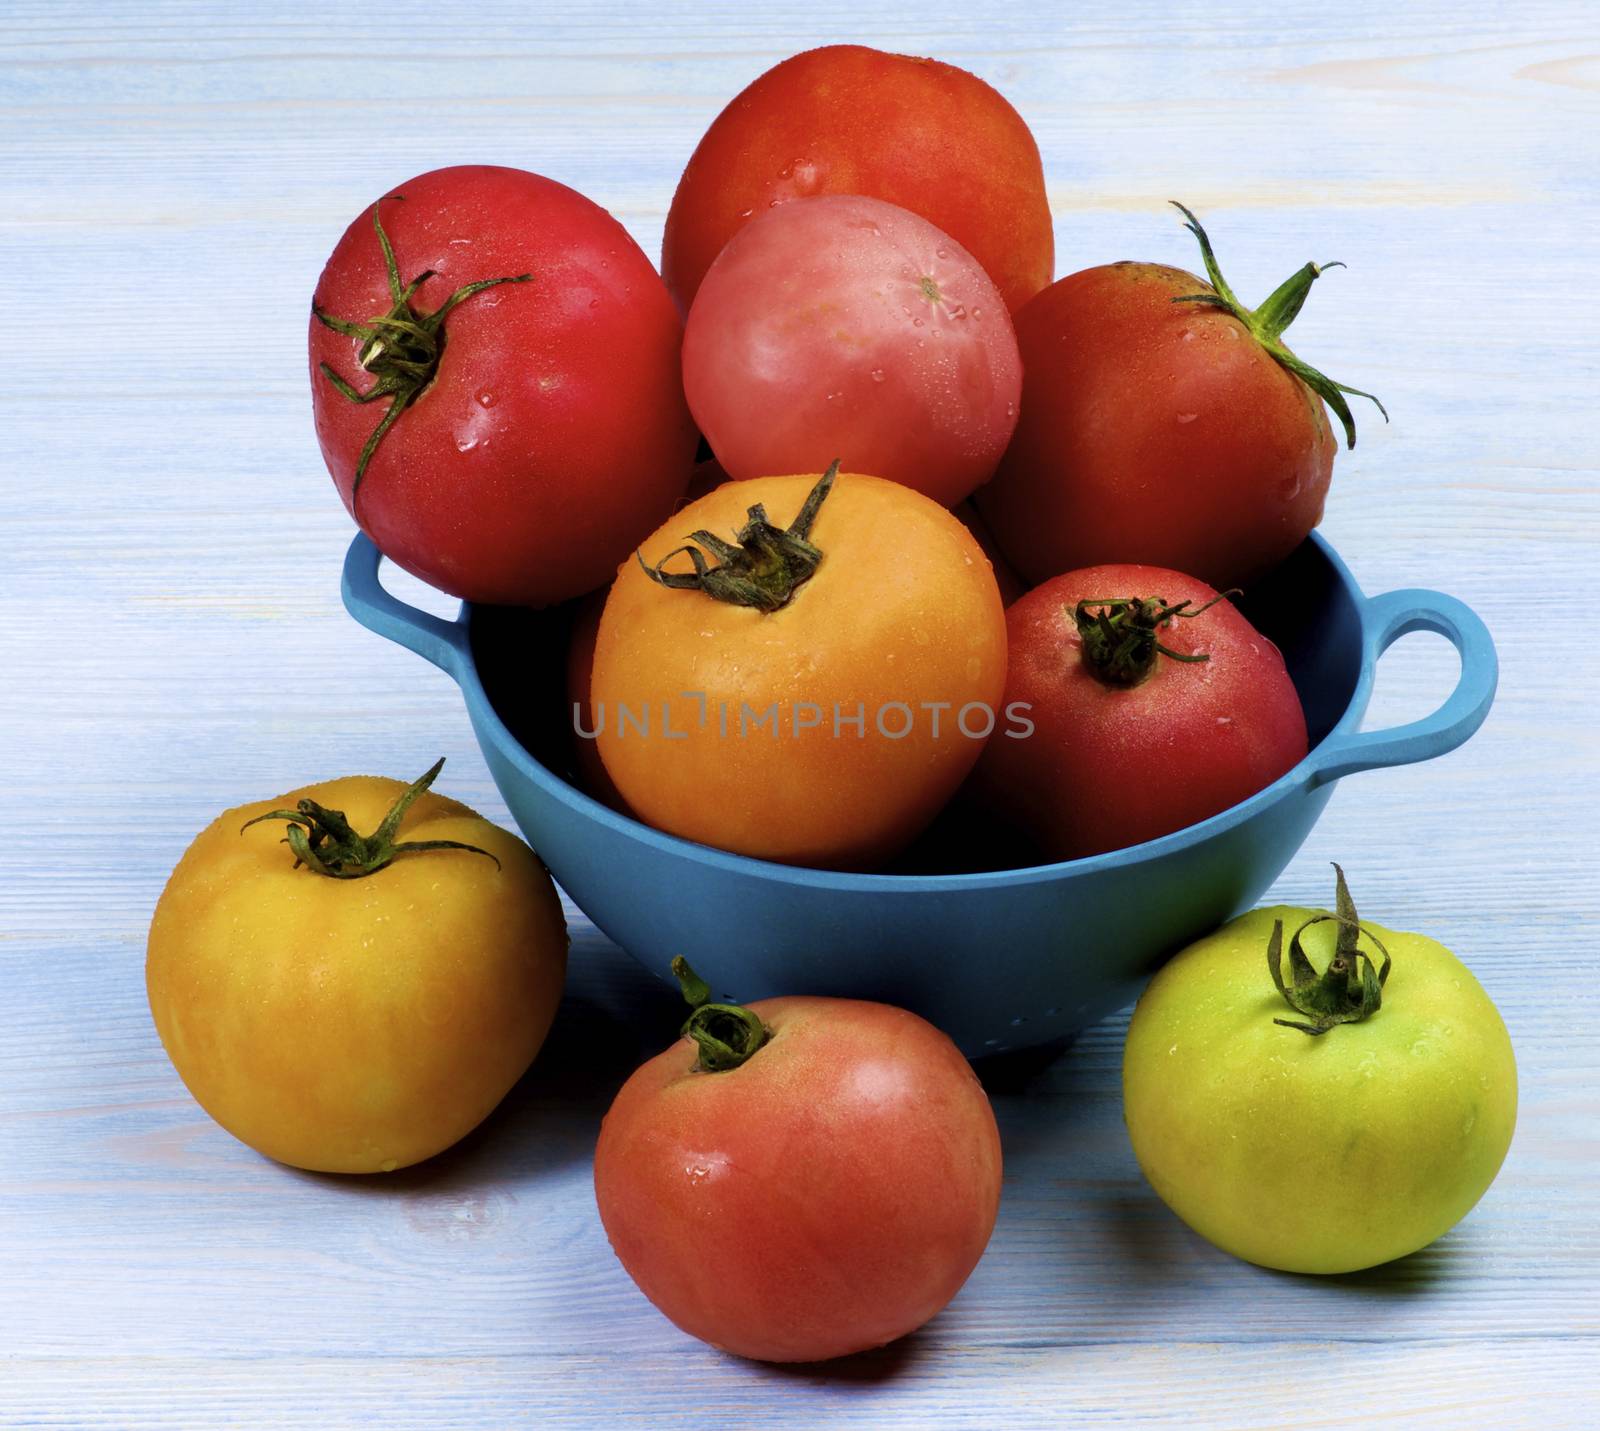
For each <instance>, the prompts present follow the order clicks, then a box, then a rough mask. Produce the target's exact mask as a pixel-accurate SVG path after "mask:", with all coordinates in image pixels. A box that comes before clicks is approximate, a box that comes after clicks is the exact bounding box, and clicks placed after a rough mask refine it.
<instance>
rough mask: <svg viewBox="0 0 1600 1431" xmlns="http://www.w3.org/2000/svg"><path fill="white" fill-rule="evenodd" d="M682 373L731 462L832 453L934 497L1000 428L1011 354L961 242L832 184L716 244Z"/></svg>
mask: <svg viewBox="0 0 1600 1431" xmlns="http://www.w3.org/2000/svg"><path fill="white" fill-rule="evenodd" d="M683 384H684V390H685V391H686V392H687V393H688V396H689V407H690V410H691V411H692V412H693V413H694V417H695V421H696V422H697V423H698V424H699V425H700V431H701V432H702V433H704V434H705V438H706V441H707V442H709V443H710V444H711V448H712V451H714V452H715V453H716V455H717V458H718V460H719V461H720V462H721V463H722V465H723V466H724V467H725V468H726V469H727V470H728V472H729V473H730V474H731V475H732V476H734V477H761V476H765V475H766V474H768V473H772V472H811V471H817V472H820V471H821V470H822V469H823V468H825V467H826V466H827V465H828V463H829V462H831V461H832V460H833V459H834V458H835V457H841V456H842V457H843V458H844V459H845V460H846V461H847V462H848V463H849V465H850V467H851V469H852V470H854V471H857V472H870V473H872V474H874V475H875V476H878V477H887V478H889V479H890V481H893V482H900V483H903V484H905V485H906V486H908V487H915V488H916V489H917V491H919V492H922V493H923V494H924V495H926V496H929V497H932V498H933V499H934V500H935V501H937V502H942V503H943V504H944V505H945V506H947V507H948V506H950V505H951V504H953V503H955V502H959V501H960V500H961V499H962V498H963V497H965V496H966V495H967V494H968V493H969V492H971V491H972V489H973V488H974V487H976V486H977V485H978V484H979V483H980V482H986V481H988V480H989V477H990V476H991V474H992V473H993V472H994V469H995V464H996V463H998V462H999V461H1000V454H1001V453H1003V452H1004V451H1005V449H1006V443H1007V442H1009V441H1010V440H1011V433H1012V429H1013V428H1015V427H1016V425H1017V402H1018V399H1019V398H1020V397H1021V396H1022V362H1021V359H1020V358H1019V357H1018V355H1017V338H1016V334H1015V332H1014V331H1013V330H1012V327H1011V317H1010V315H1009V314H1008V313H1007V312H1006V309H1005V305H1004V303H1002V302H1001V300H1000V295H999V293H998V292H996V291H995V286H994V284H993V283H992V282H990V280H989V276H988V274H986V273H985V272H984V271H983V269H982V268H980V267H979V266H978V263H977V261H976V260H975V259H974V258H973V257H972V256H971V254H969V253H968V252H967V251H966V250H965V249H964V248H962V247H961V245H960V244H958V243H956V242H955V240H954V239H952V238H950V237H949V236H948V235H947V234H944V233H941V232H940V231H939V230H938V229H936V228H935V227H934V226H933V225H932V224H930V223H929V222H928V221H927V220H926V219H922V218H918V217H917V215H915V214H913V213H910V212H909V211H907V210H905V209H901V208H896V207H895V206H894V205H893V204H886V203H883V202H882V201H881V200H879V199H864V198H861V197H859V196H858V195H839V196H835V197H830V198H822V199H804V200H801V201H799V202H796V203H790V204H784V205H783V206H782V207H781V208H778V209H774V210H773V211H772V212H771V213H768V214H765V215H763V216H762V217H761V218H759V219H757V220H756V221H755V222H754V223H752V224H750V225H748V226H747V227H745V228H743V229H741V230H740V231H739V232H738V234H737V235H736V236H735V237H734V239H733V241H732V242H731V243H729V245H728V246H727V247H726V248H725V249H723V250H722V253H721V254H720V255H719V256H718V258H717V261H716V262H715V263H714V264H712V265H711V271H710V272H709V273H707V274H706V279H705V282H704V283H702V284H701V285H700V292H699V295H698V296H697V297H696V298H695V301H694V306H693V307H692V308H691V309H690V310H689V321H688V324H687V325H686V326H685V329H684V337H683Z"/></svg>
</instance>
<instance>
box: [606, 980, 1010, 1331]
mask: <svg viewBox="0 0 1600 1431" xmlns="http://www.w3.org/2000/svg"><path fill="white" fill-rule="evenodd" d="M707 1012H709V1009H706V1008H703V1009H701V1010H699V1011H698V1012H697V1015H696V1017H697V1018H698V1017H700V1016H701V1015H704V1014H706V1013H707ZM741 1012H747V1013H749V1014H751V1015H754V1016H756V1017H758V1018H759V1020H760V1021H761V1023H762V1024H764V1025H765V1026H766V1028H767V1030H768V1031H769V1032H770V1037H769V1038H768V1040H767V1042H766V1043H765V1044H764V1045H762V1046H761V1047H760V1048H759V1049H757V1051H756V1052H755V1053H754V1054H753V1055H751V1056H750V1058H749V1060H748V1061H747V1062H745V1063H743V1064H741V1065H740V1066H738V1067H735V1068H731V1069H726V1070H725V1071H722V1072H708V1071H706V1070H705V1069H704V1068H702V1067H700V1066H699V1061H698V1060H699V1055H698V1053H697V1049H696V1045H695V1043H694V1042H692V1041H691V1040H690V1039H688V1038H682V1039H680V1040H679V1041H678V1042H677V1043H675V1044H674V1045H673V1046H672V1047H671V1048H669V1049H668V1050H667V1051H666V1052H665V1053H663V1054H661V1055H659V1056H658V1057H656V1058H654V1059H652V1060H651V1061H650V1062H649V1063H646V1064H645V1065H644V1066H643V1067H641V1068H640V1069H638V1071H637V1072H635V1073H634V1075H633V1076H632V1077H631V1078H630V1079H629V1080H628V1081H627V1083H626V1084H624V1085H623V1088H622V1091H621V1092H620V1093H618V1094H617V1098H616V1101H615V1102H614V1103H613V1104H612V1105H611V1111H610V1112H609V1113H607V1114H606V1118H605V1122H604V1123H603V1124H602V1125H601V1129H600V1142H599V1146H598V1147H597V1148H596V1150H595V1160H594V1182H595V1197H596V1200H597V1201H598V1203H599V1206H600V1218H601V1221H602V1222H603V1223H604V1224H605V1229H606V1235H607V1236H608V1237H609V1238H610V1239H611V1245H612V1247H613V1248H614V1249H615V1251H616V1254H617V1256H618V1258H619V1259H620V1260H621V1262H622V1265H623V1266H624V1267H625V1268H626V1269H627V1271H628V1275H629V1276H631V1277H632V1278H633V1280H634V1281H635V1282H637V1283H638V1284H639V1289H640V1290H641V1291H642V1292H643V1293H644V1294H645V1296H647V1297H648V1298H649V1299H650V1300H651V1301H652V1302H654V1303H655V1304H656V1306H657V1307H659V1308H660V1309H661V1310H662V1311H663V1312H664V1313H666V1315H667V1316H668V1317H670V1318H671V1319H672V1320H673V1321H674V1322H675V1323H677V1325H678V1326H679V1327H681V1328H682V1329H683V1330H684V1331H686V1332H689V1333H690V1334H691V1335H693V1336H697V1337H699V1338H701V1339H702V1340H703V1341H708V1342H710V1343H711V1344H712V1345H713V1346H717V1347H721V1348H722V1349H723V1350H725V1351H730V1352H734V1353H736V1354H737V1355H739V1356H746V1357H754V1358H757V1359H759V1360H762V1361H820V1360H822V1359H824V1358H827V1357H836V1356H846V1355H848V1354H849V1353H851V1352H857V1351H863V1350H865V1349H867V1348H869V1347H875V1346H881V1345H882V1344H883V1343H885V1342H888V1341H892V1340H894V1338H896V1337H900V1336H904V1335H905V1334H906V1333H907V1332H909V1331H912V1330H914V1329H915V1328H917V1327H919V1326H921V1325H922V1324H923V1323H924V1322H926V1321H927V1320H928V1319H929V1318H930V1317H933V1316H934V1315H935V1314H937V1313H938V1312H939V1311H940V1310H941V1309H942V1308H943V1307H944V1306H945V1305H946V1303H948V1302H949V1301H950V1299H951V1298H952V1297H954V1296H955V1294H956V1292H957V1291H958V1290H959V1289H960V1287H961V1285H962V1283H963V1282H965V1281H966V1280H967V1277H968V1275H969V1274H970V1273H971V1271H972V1269H973V1268H974V1267H975V1266H976V1265H977V1262H978V1259H979V1258H980V1257H981V1256H982V1255H983V1250H984V1248H985V1246H987V1244H988V1241H989V1234H990V1233H991V1232H992V1231H993V1229H994V1220H995V1212H996V1209H997V1207H998V1206H999V1200H1000V1138H999V1133H998V1131H997V1130H996V1127H995V1121H994V1113H993V1111H992V1110H991V1109H990V1107H989V1100H988V1098H987V1096H986V1095H985V1094H984V1091H983V1089H982V1087H981V1086H980V1085H979V1083H978V1080H977V1079H976V1078H975V1077H974V1076H973V1073H972V1070H971V1068H970V1067H969V1066H968V1064H967V1062H966V1060H965V1059H964V1058H962V1056H961V1054H960V1053H959V1052H958V1051H957V1049H956V1047H955V1045H954V1044H952V1043H951V1042H950V1040H949V1039H948V1038H946V1037H945V1036H944V1034H942V1033H940V1032H939V1031H938V1030H937V1029H936V1028H934V1027H933V1026H932V1025H931V1024H928V1023H925V1022H924V1021H923V1020H922V1019H919V1018H918V1017H916V1015H914V1014H911V1013H907V1012H906V1011H905V1010H904V1009H897V1008H891V1007H890V1006H888V1005H886V1004H872V1003H861V1002H857V1001H855V1000H849V999H818V998H784V999H765V1000H762V1001H760V1002H759V1003H754V1004H751V1005H750V1006H749V1009H748V1010H747V1011H741ZM693 1022H694V1020H691V1023H693Z"/></svg>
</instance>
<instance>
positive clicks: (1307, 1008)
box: [1267, 865, 1393, 1035]
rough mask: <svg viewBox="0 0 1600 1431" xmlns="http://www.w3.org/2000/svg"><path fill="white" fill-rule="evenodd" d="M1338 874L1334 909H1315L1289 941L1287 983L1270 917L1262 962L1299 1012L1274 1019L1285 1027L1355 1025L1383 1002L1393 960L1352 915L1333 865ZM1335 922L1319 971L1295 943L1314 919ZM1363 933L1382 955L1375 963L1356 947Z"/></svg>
mask: <svg viewBox="0 0 1600 1431" xmlns="http://www.w3.org/2000/svg"><path fill="white" fill-rule="evenodd" d="M1333 868H1334V872H1335V875H1336V876H1337V879H1338V893H1337V895H1336V896H1335V906H1334V907H1335V911H1336V912H1335V913H1333V914H1316V915H1313V916H1312V917H1311V918H1310V919H1308V920H1306V922H1305V923H1304V924H1302V925H1301V926H1300V927H1299V928H1298V929H1297V930H1295V932H1294V935H1293V937H1292V938H1291V939H1290V940H1289V979H1290V982H1289V983H1287V984H1286V983H1285V982H1284V978H1283V968H1282V963H1283V921H1282V920H1281V919H1279V920H1274V921H1273V925H1272V938H1271V940H1270V941H1269V942H1268V944H1267V967H1268V968H1270V969H1271V971H1272V982H1273V983H1274V984H1276V985H1277V987H1278V992H1279V993H1280V994H1282V995H1283V998H1284V1002H1286V1003H1287V1004H1288V1005H1289V1007H1290V1008H1291V1009H1293V1010H1294V1011H1295V1012H1296V1013H1297V1014H1302V1015H1304V1019H1305V1021H1304V1022H1302V1021H1301V1020H1300V1019H1274V1020H1273V1023H1275V1024H1282V1025H1283V1026H1284V1027H1285V1028H1290V1029H1299V1030H1300V1032H1301V1033H1307V1034H1312V1035H1321V1034H1325V1033H1327V1031H1328V1030H1329V1029H1331V1028H1332V1027H1333V1026H1334V1025H1335V1024H1355V1023H1360V1022H1361V1021H1362V1020H1363V1019H1368V1018H1371V1017H1372V1015H1373V1014H1375V1013H1377V1012H1378V1010H1379V1008H1381V1007H1382V1005H1383V986H1384V984H1385V982H1386V981H1387V980H1388V978H1389V966H1390V964H1391V963H1392V962H1393V961H1392V960H1391V959H1390V958H1389V951H1388V950H1387V949H1385V948H1384V947H1383V941H1382V940H1380V939H1379V938H1378V936H1377V935H1375V934H1374V933H1373V932H1372V931H1371V930H1370V929H1367V928H1365V927H1364V926H1363V925H1362V923H1361V921H1360V919H1359V918H1358V917H1357V915H1356V906H1355V901H1353V900H1352V899H1351V898H1350V888H1349V886H1348V885H1346V884H1345V882H1344V871H1343V870H1342V869H1340V868H1339V866H1338V865H1334V867H1333ZM1330 922H1331V923H1335V924H1337V925H1338V926H1339V934H1338V938H1337V940H1336V941H1335V943H1334V947H1333V958H1332V959H1330V960H1329V961H1328V967H1327V968H1326V969H1325V970H1323V972H1322V973H1321V974H1318V973H1317V971H1316V969H1314V968H1313V967H1312V964H1311V961H1310V960H1309V959H1308V958H1306V953H1305V950H1304V949H1303V948H1301V946H1300V936H1301V935H1302V934H1304V933H1305V932H1306V930H1308V929H1310V928H1311V926H1312V925H1314V924H1325V923H1330ZM1363 934H1364V935H1365V936H1366V937H1367V938H1368V939H1369V940H1370V941H1371V942H1372V944H1373V945H1374V946H1375V947H1376V948H1377V950H1378V953H1379V954H1381V955H1382V956H1383V963H1382V964H1380V965H1374V964H1373V962H1372V956H1371V955H1370V954H1368V953H1367V952H1366V951H1365V950H1364V949H1359V948H1357V947H1356V945H1357V941H1358V940H1359V939H1360V937H1361V936H1362V935H1363Z"/></svg>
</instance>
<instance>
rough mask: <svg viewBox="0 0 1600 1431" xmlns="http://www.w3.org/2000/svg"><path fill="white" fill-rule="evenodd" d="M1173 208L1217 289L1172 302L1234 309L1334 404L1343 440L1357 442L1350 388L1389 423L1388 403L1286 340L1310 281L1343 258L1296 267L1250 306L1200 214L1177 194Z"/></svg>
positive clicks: (1290, 367)
mask: <svg viewBox="0 0 1600 1431" xmlns="http://www.w3.org/2000/svg"><path fill="white" fill-rule="evenodd" d="M1168 202H1169V203H1171V204H1172V206H1173V208H1175V209H1177V210H1178V211H1179V212H1180V213H1182V215H1183V217H1184V218H1185V219H1186V220H1187V222H1186V223H1185V224H1184V227H1185V228H1186V229H1188V230H1189V232H1190V233H1192V234H1193V235H1194V236H1195V238H1196V239H1198V240H1199V242H1200V256H1201V258H1202V259H1204V260H1205V265H1206V277H1207V278H1208V279H1209V280H1210V282H1211V286H1212V288H1213V289H1215V290H1216V291H1215V292H1213V293H1186V294H1184V295H1183V296H1182V297H1180V298H1174V299H1173V300H1172V301H1173V302H1174V303H1201V304H1204V305H1206V306H1207V307H1211V308H1221V309H1223V310H1224V311H1225V312H1228V313H1231V314H1233V316H1234V317H1235V318H1237V319H1238V320H1239V321H1240V322H1241V323H1243V324H1244V326H1245V327H1246V328H1248V329H1249V330H1250V335H1251V336H1252V337H1253V338H1254V339H1255V340H1256V342H1258V343H1260V344H1261V346H1262V347H1263V348H1265V349H1266V350H1267V352H1269V353H1270V354H1271V355H1272V357H1273V359H1274V360H1275V361H1276V362H1277V363H1278V364H1279V366H1280V367H1283V368H1287V369H1288V370H1289V371H1290V372H1291V373H1293V374H1294V375H1295V377H1297V378H1299V379H1300V381H1301V382H1303V383H1304V384H1305V385H1306V386H1307V387H1308V388H1310V389H1311V391H1312V392H1314V393H1316V395H1317V396H1318V397H1320V398H1321V399H1322V400H1323V402H1325V403H1327V404H1328V406H1329V407H1331V408H1332V409H1333V411H1334V413H1335V414H1336V415H1337V416H1338V419H1339V421H1340V423H1342V424H1343V426H1344V436H1345V445H1346V446H1348V447H1354V446H1355V445H1356V420H1355V418H1354V417H1352V416H1351V413H1350V404H1349V403H1347V402H1346V401H1345V400H1344V395H1345V394H1346V393H1349V394H1350V395H1351V396H1352V397H1364V398H1366V399H1367V401H1368V402H1370V403H1372V404H1373V405H1374V406H1376V407H1377V409H1378V411H1379V412H1381V413H1383V420H1384V421H1385V422H1388V420H1389V413H1388V410H1387V409H1386V408H1385V407H1384V405H1383V404H1382V403H1381V402H1379V401H1378V399H1377V398H1375V397H1374V396H1373V395H1372V394H1371V393H1366V392H1362V391H1361V389H1360V388H1352V387H1346V386H1345V385H1344V384H1343V383H1336V382H1334V380H1333V379H1332V378H1330V377H1326V376H1324V375H1323V374H1322V373H1319V372H1318V371H1317V370H1316V369H1315V368H1313V367H1312V366H1311V365H1310V364H1309V363H1304V362H1302V361H1301V360H1300V359H1299V358H1297V357H1295V355H1294V354H1293V353H1291V352H1290V351H1289V348H1288V346H1287V345H1286V344H1285V343H1284V341H1283V332H1284V329H1286V328H1287V327H1288V326H1289V325H1290V324H1291V323H1292V322H1294V320H1295V315H1296V314H1297V313H1299V311H1300V309H1301V306H1302V305H1303V304H1304V303H1305V301H1306V294H1308V293H1309V292H1310V291H1311V285H1312V284H1313V283H1315V282H1316V281H1317V279H1319V278H1320V277H1321V276H1322V275H1323V273H1324V272H1326V271H1327V270H1328V269H1330V268H1343V267H1344V265H1343V264H1342V263H1308V264H1306V265H1305V266H1304V267H1303V268H1298V269H1296V270H1295V271H1294V272H1293V273H1292V274H1290V275H1289V277H1288V278H1286V279H1285V280H1284V281H1283V282H1282V283H1280V284H1279V285H1278V286H1277V287H1276V288H1275V289H1273V291H1272V292H1271V293H1270V294H1269V295H1268V296H1267V299H1266V301H1265V302H1264V303H1262V305H1261V306H1260V307H1259V308H1246V307H1245V306H1244V304H1243V303H1241V302H1240V301H1239V299H1238V297H1237V295H1235V293H1234V291H1233V289H1231V288H1230V287H1229V286H1228V282H1227V280H1226V279H1225V278H1223V276H1222V271H1221V270H1220V269H1219V268H1218V267H1217V258H1216V255H1215V254H1214V253H1212V251H1211V240H1210V239H1209V238H1207V237H1206V231H1205V230H1204V229H1203V228H1201V227H1200V220H1199V219H1197V218H1196V217H1195V216H1194V215H1193V214H1192V213H1190V212H1189V210H1188V209H1186V208H1184V206H1183V205H1182V204H1180V203H1179V202H1178V201H1177V200H1176V199H1171V200H1169V201H1168Z"/></svg>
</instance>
